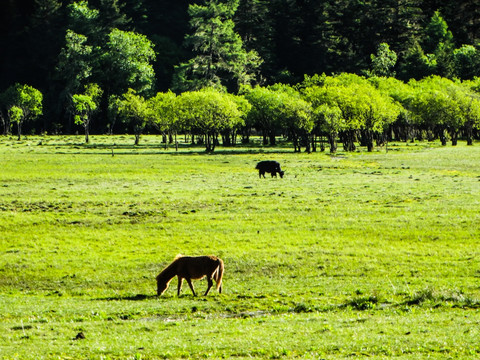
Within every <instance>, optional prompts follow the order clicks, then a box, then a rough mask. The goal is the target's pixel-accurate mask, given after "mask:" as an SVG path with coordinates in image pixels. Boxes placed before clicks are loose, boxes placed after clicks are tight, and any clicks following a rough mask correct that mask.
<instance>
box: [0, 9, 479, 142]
mask: <svg viewBox="0 0 480 360" xmlns="http://www.w3.org/2000/svg"><path fill="white" fill-rule="evenodd" d="M208 3H210V5H209V6H210V7H207V6H206V4H208ZM218 24H223V25H222V26H218V27H217V28H215V29H217V30H215V31H220V32H221V33H217V34H216V35H215V34H214V31H213V30H212V33H211V34H210V35H211V36H210V37H209V38H207V37H206V36H207V35H208V31H209V30H208V29H214V27H215V26H217V25H218ZM218 29H220V30H218ZM205 34H207V35H205ZM202 36H203V37H202ZM218 39H229V40H228V41H227V44H228V46H222V45H221V44H219V43H220V42H221V41H222V40H218ZM206 47H208V49H206ZM212 59H214V60H212ZM199 69H200V70H201V71H200V70H199ZM199 73H201V74H200V75H199ZM341 73H351V74H356V75H360V76H362V77H365V78H369V77H372V76H382V77H389V78H396V79H398V80H400V81H402V82H404V83H408V81H410V80H411V79H415V80H421V79H424V78H426V77H429V76H432V75H436V76H439V77H441V78H446V79H451V80H455V79H456V80H458V81H465V80H473V79H475V78H476V77H477V76H479V75H480V2H479V1H478V0H459V1H440V0H223V1H221V0H216V1H213V0H207V1H205V0H88V1H86V0H78V1H74V0H3V1H1V2H0V94H3V95H2V96H3V99H4V105H5V104H7V101H6V100H5V99H6V98H7V97H8V91H7V90H8V89H10V88H11V87H12V86H14V84H28V85H29V86H31V87H33V88H35V89H38V90H39V91H40V92H41V93H42V94H43V111H42V116H41V117H38V118H36V120H35V121H32V122H30V123H29V124H27V128H31V131H36V132H40V131H46V132H55V131H59V132H63V133H68V132H70V133H71V132H73V131H74V130H76V131H78V127H75V125H73V121H74V120H73V119H74V118H73V117H72V116H70V118H71V119H70V120H69V119H68V118H69V116H68V114H70V115H72V114H74V115H75V114H76V115H75V116H80V115H79V113H81V111H80V110H78V109H77V112H75V111H71V110H69V106H71V105H68V104H69V103H71V101H72V99H73V97H72V96H73V94H80V93H82V94H84V95H85V94H87V95H88V91H90V90H87V87H88V84H93V83H94V84H98V85H99V88H100V89H99V91H100V92H99V93H97V94H96V95H95V96H97V98H98V99H100V100H98V110H96V114H97V115H96V116H97V117H99V118H102V119H107V115H108V112H109V109H111V108H112V104H113V100H114V99H115V98H114V97H115V96H117V97H119V96H121V95H122V94H126V93H127V92H128V91H129V89H133V90H135V92H136V94H137V95H141V96H143V97H144V98H150V97H152V96H154V95H155V94H156V93H158V92H167V91H169V90H172V91H173V92H174V93H176V94H177V95H179V94H180V93H182V92H185V91H192V90H198V89H199V88H202V87H205V86H210V87H212V86H213V87H219V86H217V85H221V87H223V88H224V89H226V90H227V91H228V92H229V93H232V94H237V93H238V92H239V90H240V88H241V86H240V84H248V85H250V86H256V85H259V86H262V87H267V86H271V85H273V84H278V83H282V84H285V85H295V84H299V83H301V82H302V81H305V76H310V77H311V76H314V75H315V74H317V75H322V74H325V75H327V76H332V75H336V74H341ZM90 95H91V94H90ZM92 96H93V95H92ZM76 100H77V103H75V104H77V105H78V102H79V101H80V100H81V99H80V98H77V99H76ZM89 109H90V110H91V108H89ZM7 113H8V109H7V108H6V107H5V106H4V109H3V115H2V117H3V119H4V122H5V118H6V117H7ZM86 113H88V111H85V112H83V113H82V114H83V115H81V116H83V118H80V117H79V118H76V120H78V119H80V120H79V121H76V122H75V123H76V124H77V125H78V123H80V122H81V119H86V118H87V117H88V115H85V114H86ZM99 114H101V115H99ZM12 116H13V118H14V116H15V114H14V112H12ZM88 126H90V125H88ZM91 127H92V129H93V131H97V132H102V133H104V132H106V129H107V128H108V121H107V120H96V121H95V122H92V125H91Z"/></svg>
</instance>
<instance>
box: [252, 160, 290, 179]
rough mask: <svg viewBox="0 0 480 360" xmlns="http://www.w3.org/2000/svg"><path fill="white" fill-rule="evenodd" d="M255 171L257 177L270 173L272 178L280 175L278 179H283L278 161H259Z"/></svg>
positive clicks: (282, 172)
mask: <svg viewBox="0 0 480 360" xmlns="http://www.w3.org/2000/svg"><path fill="white" fill-rule="evenodd" d="M255 169H258V177H260V178H261V177H262V176H263V177H265V173H266V172H267V173H271V174H272V177H274V176H275V177H277V173H279V174H280V177H281V178H283V174H285V172H284V171H282V169H281V168H280V163H279V162H278V161H271V160H267V161H260V162H259V163H258V164H257V166H256V167H255Z"/></svg>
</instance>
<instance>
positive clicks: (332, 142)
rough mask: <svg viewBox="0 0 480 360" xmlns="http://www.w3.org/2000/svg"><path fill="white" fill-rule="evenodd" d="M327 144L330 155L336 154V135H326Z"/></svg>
mask: <svg viewBox="0 0 480 360" xmlns="http://www.w3.org/2000/svg"><path fill="white" fill-rule="evenodd" d="M328 143H329V144H330V154H335V153H336V152H337V133H336V132H334V133H330V134H328Z"/></svg>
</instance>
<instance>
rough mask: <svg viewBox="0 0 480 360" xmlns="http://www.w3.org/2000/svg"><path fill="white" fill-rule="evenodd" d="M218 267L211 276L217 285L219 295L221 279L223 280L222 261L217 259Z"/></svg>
mask: <svg viewBox="0 0 480 360" xmlns="http://www.w3.org/2000/svg"><path fill="white" fill-rule="evenodd" d="M217 262H218V266H217V269H216V270H215V272H214V274H213V278H214V279H215V282H216V283H217V291H218V292H219V293H222V279H223V270H224V266H223V261H222V259H219V258H217Z"/></svg>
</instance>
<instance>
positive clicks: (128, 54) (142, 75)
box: [103, 29, 155, 94]
mask: <svg viewBox="0 0 480 360" xmlns="http://www.w3.org/2000/svg"><path fill="white" fill-rule="evenodd" d="M154 60H155V51H154V50H153V43H152V42H151V41H150V40H149V39H148V38H147V37H146V36H145V35H142V34H138V33H135V32H131V31H121V30H119V29H113V30H112V31H111V32H110V33H109V34H108V42H107V44H106V49H105V53H104V55H103V62H104V63H105V69H107V71H105V76H106V78H105V79H104V81H108V82H109V83H113V89H115V93H117V94H121V93H123V92H125V91H127V90H128V89H134V90H135V91H137V92H138V93H139V94H148V93H149V92H151V91H152V90H153V86H154V81H155V71H154V69H153V66H152V62H153V61H154ZM107 79H108V80H107Z"/></svg>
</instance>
